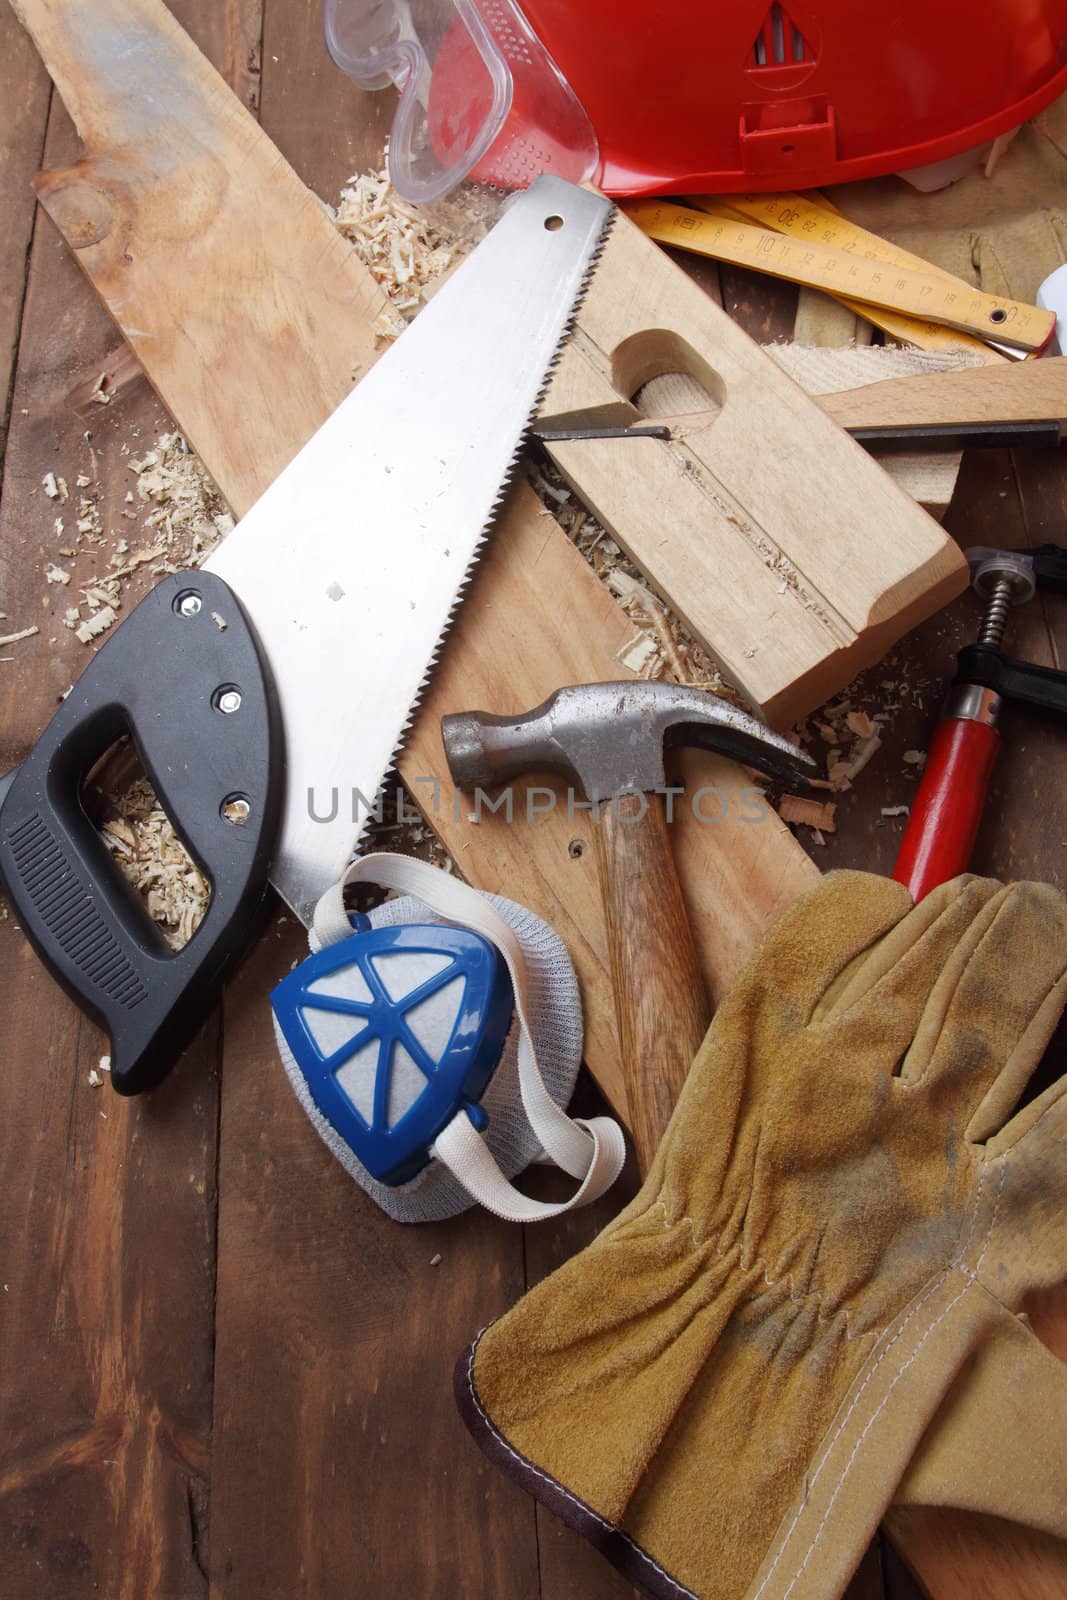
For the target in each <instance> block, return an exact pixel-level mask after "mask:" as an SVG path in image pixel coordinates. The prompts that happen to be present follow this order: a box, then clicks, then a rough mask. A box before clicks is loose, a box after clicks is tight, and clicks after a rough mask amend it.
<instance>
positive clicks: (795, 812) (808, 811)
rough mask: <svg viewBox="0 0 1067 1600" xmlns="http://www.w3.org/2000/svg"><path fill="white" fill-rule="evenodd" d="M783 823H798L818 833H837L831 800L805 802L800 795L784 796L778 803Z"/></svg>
mask: <svg viewBox="0 0 1067 1600" xmlns="http://www.w3.org/2000/svg"><path fill="white" fill-rule="evenodd" d="M778 815H779V816H780V817H781V819H782V821H783V822H798V823H802V824H804V826H806V827H808V828H814V829H816V830H817V831H818V832H819V833H836V832H837V822H836V820H835V819H836V817H837V805H836V803H835V802H834V801H832V800H806V799H805V798H804V797H803V796H802V795H797V794H784V795H783V796H782V798H781V800H780V801H779V802H778Z"/></svg>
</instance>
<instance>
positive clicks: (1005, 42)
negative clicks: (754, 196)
mask: <svg viewBox="0 0 1067 1600" xmlns="http://www.w3.org/2000/svg"><path fill="white" fill-rule="evenodd" d="M401 11H402V12H403V14H404V19H405V21H404V25H403V27H401V26H399V25H394V27H393V31H392V34H391V36H390V39H391V43H390V46H389V48H390V49H392V51H393V55H392V57H390V56H389V54H388V50H383V49H382V48H380V47H378V46H376V48H375V50H374V51H373V52H372V53H371V52H367V53H366V54H365V56H364V57H361V58H360V59H358V60H357V59H356V56H358V52H356V54H355V55H353V53H352V52H350V51H349V52H346V50H345V48H344V45H343V42H342V43H339V42H338V41H339V39H340V35H341V31H342V24H343V23H344V22H346V21H350V20H351V19H353V18H355V19H356V20H357V21H358V22H359V24H360V27H359V28H358V29H357V32H358V33H359V38H360V44H361V47H362V45H364V44H365V43H366V42H367V34H368V31H369V30H368V26H367V23H368V17H369V16H370V14H371V13H373V16H374V26H375V28H377V29H378V30H379V38H384V37H385V33H384V32H383V31H382V24H383V19H384V18H385V17H386V16H387V15H389V16H392V17H393V19H394V24H395V22H396V18H397V17H398V16H399V13H400V12H401ZM401 34H403V38H401ZM327 36H328V39H329V42H330V46H331V50H333V53H334V55H335V57H336V58H337V59H338V60H339V61H340V62H341V64H342V65H344V66H345V67H346V69H347V70H349V71H350V72H352V74H353V76H355V77H357V78H360V79H361V81H363V82H368V81H369V79H370V78H371V77H374V76H375V75H377V81H378V82H381V81H382V80H383V78H388V77H391V78H392V79H393V81H394V82H398V83H399V84H400V85H401V89H402V96H401V107H402V110H403V107H404V102H405V98H406V99H407V102H408V113H409V120H408V125H407V126H406V127H401V120H402V119H401V118H398V129H399V131H400V133H401V136H402V137H401V148H400V149H399V152H398V159H397V162H396V168H397V170H396V171H394V181H397V182H398V187H399V188H401V190H402V191H403V192H410V193H411V195H412V198H426V197H427V194H426V192H422V193H414V192H413V191H414V189H418V188H419V187H420V184H419V182H418V181H416V182H415V184H414V185H413V186H412V185H409V186H408V187H405V180H406V177H407V173H408V171H409V170H410V171H411V172H416V171H417V169H418V168H419V163H420V162H421V163H422V165H423V169H424V170H425V171H427V172H430V173H431V174H432V175H433V176H431V178H430V180H429V187H433V186H434V184H435V182H436V181H437V176H436V175H437V174H438V173H440V174H441V175H442V176H444V175H447V179H448V181H447V182H441V183H439V184H438V186H437V192H438V193H440V192H443V189H444V188H447V187H450V186H451V183H452V182H455V181H458V178H459V177H463V176H466V175H468V174H471V175H473V176H476V177H481V178H484V179H488V180H490V181H497V182H502V183H505V184H507V185H509V186H514V185H516V184H517V183H521V182H528V181H530V179H531V178H532V177H533V176H536V174H537V172H538V171H546V170H552V171H558V172H562V173H563V175H564V176H566V177H571V178H592V179H594V180H595V181H596V182H598V183H599V184H600V186H601V187H602V188H603V189H605V190H606V191H607V192H608V193H609V194H613V195H636V194H649V193H654V194H670V193H681V194H699V193H726V192H729V191H731V190H753V189H783V188H792V189H800V188H816V187H822V186H823V185H826V184H831V183H841V182H845V181H848V180H850V179H853V178H866V177H873V176H876V175H878V174H880V173H886V172H897V171H902V170H906V169H909V168H916V167H922V166H926V165H929V164H931V163H934V162H940V161H942V160H944V159H945V158H947V157H950V156H955V155H958V154H959V153H960V152H962V151H965V150H969V149H972V148H974V147H976V146H981V145H983V144H986V143H988V141H989V140H991V139H993V138H995V137H996V136H997V135H998V134H1000V133H1004V132H1006V131H1008V130H1009V129H1011V128H1014V127H1017V126H1018V124H1019V123H1021V122H1025V121H1026V119H1027V118H1028V117H1031V116H1033V115H1034V114H1035V113H1036V112H1037V111H1040V110H1041V109H1042V107H1043V106H1045V105H1047V104H1048V103H1049V101H1051V100H1052V99H1053V98H1054V97H1055V96H1056V95H1057V94H1058V93H1059V92H1060V91H1061V89H1063V88H1065V87H1067V0H985V4H984V5H983V6H982V7H981V8H979V9H978V10H977V11H976V8H975V7H974V5H973V4H972V3H971V0H883V3H882V4H881V5H880V6H873V5H871V6H863V7H861V6H859V5H857V3H856V0H733V3H731V4H727V3H725V0H720V3H719V4H717V5H713V4H710V3H708V0H660V4H659V5H657V6H652V5H649V4H647V3H643V4H638V3H636V0H521V6H520V5H519V4H517V3H516V0H406V3H405V4H404V5H403V6H402V7H401V6H399V5H397V3H396V0H327ZM368 63H373V67H374V71H373V72H371V71H369V70H368ZM416 105H417V106H418V108H419V111H420V118H419V119H418V121H417V129H418V132H417V135H416V134H415V133H414V131H413V130H414V129H415V127H416V123H414V122H412V120H411V113H412V112H413V109H414V108H415V106H416ZM396 131H397V130H394V137H395V135H396ZM393 153H394V152H393V150H392V148H391V152H390V155H391V163H392V159H393ZM402 169H404V170H402Z"/></svg>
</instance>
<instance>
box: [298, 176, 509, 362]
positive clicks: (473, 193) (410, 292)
mask: <svg viewBox="0 0 1067 1600" xmlns="http://www.w3.org/2000/svg"><path fill="white" fill-rule="evenodd" d="M502 199H503V196H502V195H500V194H497V193H495V192H494V191H492V190H490V189H487V188H484V187H482V186H479V185H464V186H463V187H462V188H461V189H459V190H457V191H456V192H455V193H454V194H452V195H450V196H449V198H448V199H447V200H436V201H434V202H433V203H431V204H430V205H425V206H420V207H419V208H418V209H417V210H416V208H415V207H414V206H411V205H408V203H407V201H405V200H402V199H401V198H400V196H399V195H398V194H397V193H396V191H395V190H394V189H393V186H392V184H391V183H390V182H389V176H388V174H387V173H386V172H385V171H384V170H383V171H381V172H364V173H362V174H361V175H359V176H357V177H352V178H350V179H349V181H348V184H347V185H346V187H345V188H344V189H342V191H341V198H340V200H339V202H338V204H337V205H336V207H333V206H331V207H328V208H327V209H328V210H329V211H330V215H331V216H332V217H333V220H334V223H335V224H336V226H337V229H338V231H339V232H340V233H341V234H342V235H343V236H344V238H346V239H347V240H348V242H349V244H351V245H352V246H353V247H354V248H355V250H356V253H357V254H358V256H359V258H360V260H361V261H362V262H363V264H364V266H366V267H368V268H369V269H370V272H371V275H372V276H373V278H374V280H375V282H377V283H379V284H380V285H381V287H382V288H383V289H384V290H385V292H386V294H387V295H388V297H389V302H390V307H389V311H388V312H386V313H384V314H383V315H382V316H380V317H379V318H378V320H377V322H376V323H375V328H374V331H375V333H376V334H378V335H379V337H381V338H387V339H395V338H396V336H397V334H399V333H402V332H403V330H404V327H405V326H406V324H407V323H409V322H410V321H411V320H412V318H413V317H414V316H415V315H416V314H417V313H418V311H419V310H420V309H421V308H422V306H423V304H424V303H425V300H426V298H427V295H428V291H429V290H430V288H431V286H432V285H433V284H434V283H436V282H437V281H438V280H439V279H440V278H441V277H443V276H444V274H445V273H446V272H449V271H451V269H452V268H453V267H454V266H456V265H457V264H458V262H460V261H462V259H463V257H464V256H466V255H469V254H470V252H471V251H472V250H473V249H474V247H475V245H476V244H478V243H479V242H480V241H481V240H482V239H483V238H484V237H485V235H486V234H487V233H488V231H489V229H490V228H491V227H492V225H493V223H494V222H495V221H496V218H497V215H498V214H499V211H500V205H501V202H502Z"/></svg>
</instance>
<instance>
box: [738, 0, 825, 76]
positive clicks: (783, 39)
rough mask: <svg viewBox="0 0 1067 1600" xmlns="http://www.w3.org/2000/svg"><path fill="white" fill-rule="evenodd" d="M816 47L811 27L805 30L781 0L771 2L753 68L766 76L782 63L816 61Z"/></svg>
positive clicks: (751, 68) (797, 63) (753, 60)
mask: <svg viewBox="0 0 1067 1600" xmlns="http://www.w3.org/2000/svg"><path fill="white" fill-rule="evenodd" d="M815 56H816V48H815V45H814V42H813V40H812V37H811V33H810V30H805V29H804V28H803V27H801V26H800V24H799V23H797V22H796V21H794V19H793V18H792V17H791V16H790V15H789V12H788V11H787V10H786V9H785V7H784V6H782V5H779V4H778V0H775V3H774V4H773V5H772V6H771V8H770V10H769V11H768V12H767V15H766V17H765V19H764V23H763V27H762V28H761V29H760V31H759V33H758V34H757V35H756V42H755V44H754V45H753V47H752V58H751V60H750V61H749V71H750V72H754V73H757V74H759V75H761V76H762V74H763V72H764V71H768V70H769V71H772V72H773V71H774V69H775V68H779V67H797V66H802V65H809V66H810V65H812V64H813V63H814V61H815Z"/></svg>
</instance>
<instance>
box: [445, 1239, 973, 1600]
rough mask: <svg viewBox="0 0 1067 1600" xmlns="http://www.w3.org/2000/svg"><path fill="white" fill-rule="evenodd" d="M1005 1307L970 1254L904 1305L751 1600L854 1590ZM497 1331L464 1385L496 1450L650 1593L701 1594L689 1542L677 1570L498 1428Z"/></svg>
mask: <svg viewBox="0 0 1067 1600" xmlns="http://www.w3.org/2000/svg"><path fill="white" fill-rule="evenodd" d="M1002 1316H1003V1307H1002V1306H1001V1305H1000V1303H999V1302H998V1301H997V1300H995V1299H994V1298H993V1297H992V1296H991V1295H990V1294H989V1293H988V1292H987V1291H986V1290H985V1289H984V1288H983V1287H982V1286H981V1285H980V1284H979V1283H978V1281H977V1279H976V1277H975V1275H974V1272H973V1270H972V1269H971V1267H970V1266H969V1265H968V1264H965V1263H961V1264H957V1265H956V1266H954V1267H952V1268H950V1269H949V1270H948V1271H946V1272H945V1273H943V1274H941V1275H940V1276H939V1277H937V1278H935V1279H933V1280H931V1282H930V1283H928V1284H927V1285H926V1287H925V1288H924V1289H923V1291H922V1293H921V1294H919V1295H917V1296H916V1298H915V1299H914V1300H913V1301H912V1302H911V1304H910V1305H909V1306H907V1307H905V1309H904V1310H903V1311H902V1312H901V1313H900V1315H899V1316H898V1317H897V1318H896V1320H895V1321H894V1322H893V1323H892V1324H891V1325H890V1326H889V1328H887V1329H886V1331H885V1333H884V1334H883V1335H882V1337H881V1338H880V1339H879V1341H878V1343H877V1344H876V1345H875V1347H874V1348H873V1350H872V1351H871V1354H870V1357H869V1359H868V1360H867V1361H866V1362H865V1363H864V1366H863V1367H862V1369H861V1370H860V1372H859V1373H858V1374H857V1377H856V1379H855V1381H854V1383H853V1384H852V1386H851V1388H850V1390H849V1392H848V1393H847V1394H846V1396H845V1398H844V1400H843V1401H842V1403H841V1406H840V1407H839V1409H838V1411H837V1414H836V1416H835V1418H834V1421H833V1423H832V1425H831V1427H830V1429H829V1430H828V1432H827V1434H826V1435H825V1437H824V1438H823V1439H822V1441H821V1442H820V1444H819V1447H818V1449H817V1451H816V1452H815V1455H814V1456H813V1458H812V1462H811V1465H810V1467H809V1469H808V1471H807V1473H806V1475H805V1483H804V1488H803V1490H802V1492H801V1494H800V1496H799V1497H798V1499H797V1500H796V1501H794V1503H793V1504H792V1505H791V1506H790V1508H789V1509H788V1511H787V1512H786V1513H785V1515H784V1516H783V1518H782V1520H781V1523H780V1524H779V1526H778V1529H777V1530H776V1533H775V1536H774V1538H773V1540H772V1541H771V1544H770V1547H769V1549H768V1551H767V1554H766V1556H765V1557H764V1560H763V1562H762V1564H761V1565H760V1568H759V1570H758V1571H757V1573H756V1574H755V1576H754V1577H753V1579H752V1580H751V1582H750V1583H749V1586H748V1588H747V1589H746V1590H745V1592H744V1596H743V1600H831V1597H833V1596H837V1595H840V1594H843V1593H844V1590H845V1589H846V1587H847V1585H848V1582H849V1579H850V1578H851V1576H852V1574H853V1572H854V1571H855V1568H856V1566H857V1564H858V1563H859V1561H860V1559H861V1557H862V1555H863V1552H864V1550H865V1549H866V1548H867V1545H868V1544H869V1543H870V1541H871V1539H872V1538H873V1536H874V1533H875V1530H876V1529H877V1527H878V1524H879V1522H880V1521H881V1520H882V1517H883V1515H884V1514H885V1511H886V1509H887V1508H888V1506H889V1505H890V1503H891V1501H892V1499H893V1495H894V1491H895V1489H896V1487H897V1485H898V1484H899V1483H900V1481H901V1480H902V1478H903V1477H904V1475H905V1473H906V1471H907V1468H908V1464H909V1462H910V1461H911V1458H912V1456H913V1455H914V1453H915V1451H916V1449H917V1447H918V1445H919V1442H920V1440H921V1439H922V1436H923V1434H924V1433H925V1431H926V1429H927V1428H928V1426H929V1425H930V1422H931V1419H932V1418H933V1417H934V1416H935V1414H936V1413H937V1411H938V1409H939V1407H940V1406H941V1404H942V1402H943V1400H944V1398H945V1395H946V1394H947V1393H948V1391H949V1389H950V1388H951V1386H952V1384H953V1382H954V1381H955V1378H956V1376H957V1374H958V1372H959V1370H960V1367H961V1366H962V1364H963V1362H964V1360H965V1359H966V1357H967V1355H968V1353H969V1352H970V1351H971V1350H972V1349H974V1348H975V1346H976V1345H978V1344H979V1343H981V1341H982V1339H983V1337H984V1336H985V1334H986V1333H987V1331H988V1330H989V1328H990V1327H992V1326H993V1325H994V1324H995V1323H996V1322H997V1321H998V1319H999V1318H1000V1317H1002ZM486 1331H487V1330H484V1329H483V1333H482V1334H480V1335H479V1337H478V1339H476V1340H475V1341H474V1343H473V1344H472V1345H471V1346H470V1348H469V1349H468V1350H467V1351H466V1352H465V1353H464V1355H463V1356H462V1357H461V1358H460V1361H459V1362H458V1364H457V1367H456V1373H455V1390H456V1400H457V1404H458V1406H459V1410H460V1412H461V1414H462V1416H463V1419H464V1421H465V1422H466V1424H467V1427H468V1428H469V1429H470V1432H471V1434H472V1435H473V1437H474V1439H475V1440H476V1442H477V1443H478V1445H479V1446H480V1447H481V1449H482V1450H483V1451H484V1452H485V1454H486V1455H487V1456H488V1458H489V1459H490V1460H491V1461H493V1462H494V1463H495V1464H496V1465H497V1466H498V1467H499V1468H500V1469H501V1470H502V1471H503V1472H506V1473H507V1474H508V1476H509V1477H511V1478H513V1479H514V1480H515V1481H516V1482H517V1483H519V1484H521V1486H522V1487H523V1488H524V1489H525V1490H526V1491H527V1492H528V1493H529V1494H532V1495H533V1496H534V1498H535V1499H536V1500H538V1501H540V1502H541V1504H543V1505H544V1506H546V1507H547V1508H548V1509H549V1510H550V1511H552V1512H554V1513H555V1514H556V1515H557V1516H558V1517H560V1518H561V1519H562V1520H563V1521H564V1522H566V1523H567V1524H568V1525H569V1526H570V1527H572V1528H574V1529H576V1530H577V1532H579V1533H581V1534H582V1535H583V1536H584V1537H585V1538H587V1539H589V1540H590V1542H591V1543H592V1544H594V1545H596V1547H597V1548H598V1549H599V1550H600V1551H601V1552H602V1554H603V1555H605V1556H606V1557H607V1559H608V1560H609V1561H611V1562H612V1563H613V1564H614V1565H615V1566H616V1567H618V1569H619V1571H620V1572H621V1573H622V1574H623V1576H624V1577H625V1578H626V1579H627V1580H628V1581H629V1582H630V1583H632V1584H634V1585H635V1586H636V1587H637V1588H638V1589H639V1590H641V1592H642V1593H643V1594H646V1595H649V1596H651V1597H652V1600H685V1597H687V1596H688V1597H691V1600H700V1596H699V1594H698V1593H697V1591H695V1590H693V1589H690V1588H688V1587H686V1584H685V1582H684V1581H683V1576H682V1575H684V1570H685V1561H684V1552H681V1551H677V1550H672V1551H671V1557H670V1559H671V1564H672V1566H674V1567H675V1571H676V1573H678V1574H680V1575H677V1576H676V1575H672V1573H671V1572H669V1571H668V1570H667V1569H666V1567H665V1566H664V1565H661V1563H660V1561H658V1560H657V1559H656V1555H655V1553H654V1550H653V1549H648V1548H643V1547H642V1546H641V1545H640V1544H638V1543H637V1541H636V1540H635V1539H633V1538H631V1536H630V1535H629V1534H628V1533H627V1531H626V1528H625V1526H620V1525H617V1524H614V1523H612V1522H611V1521H610V1520H609V1519H607V1518H606V1517H604V1516H602V1515H601V1514H600V1513H599V1512H598V1511H597V1510H596V1508H595V1507H592V1506H590V1505H587V1504H586V1503H585V1502H584V1501H582V1500H581V1499H579V1498H578V1496H577V1495H575V1494H573V1493H572V1492H571V1491H570V1490H569V1489H568V1488H567V1487H566V1485H565V1484H562V1483H560V1482H558V1481H557V1480H556V1479H555V1478H553V1477H551V1476H550V1475H549V1474H548V1473H546V1472H545V1471H544V1470H543V1469H542V1468H541V1467H539V1466H538V1465H537V1463H536V1462H535V1461H532V1460H530V1459H529V1458H528V1457H527V1456H525V1455H523V1454H522V1453H521V1452H520V1451H518V1450H516V1449H515V1448H514V1446H513V1445H512V1444H511V1443H510V1442H509V1441H508V1440H507V1438H506V1437H505V1436H504V1435H503V1433H501V1431H500V1430H499V1428H497V1426H496V1425H495V1423H494V1421H493V1419H492V1417H491V1415H490V1414H489V1411H488V1409H487V1408H486V1405H485V1404H484V1403H483V1400H482V1398H481V1396H480V1395H479V1392H478V1386H477V1376H478V1345H479V1343H480V1341H481V1338H482V1337H483V1335H484V1333H485V1332H486ZM695 1536H699V1535H698V1534H697V1535H695ZM650 1542H651V1541H650ZM679 1558H681V1559H679ZM738 1600H742V1597H741V1596H740V1595H739V1596H738Z"/></svg>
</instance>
